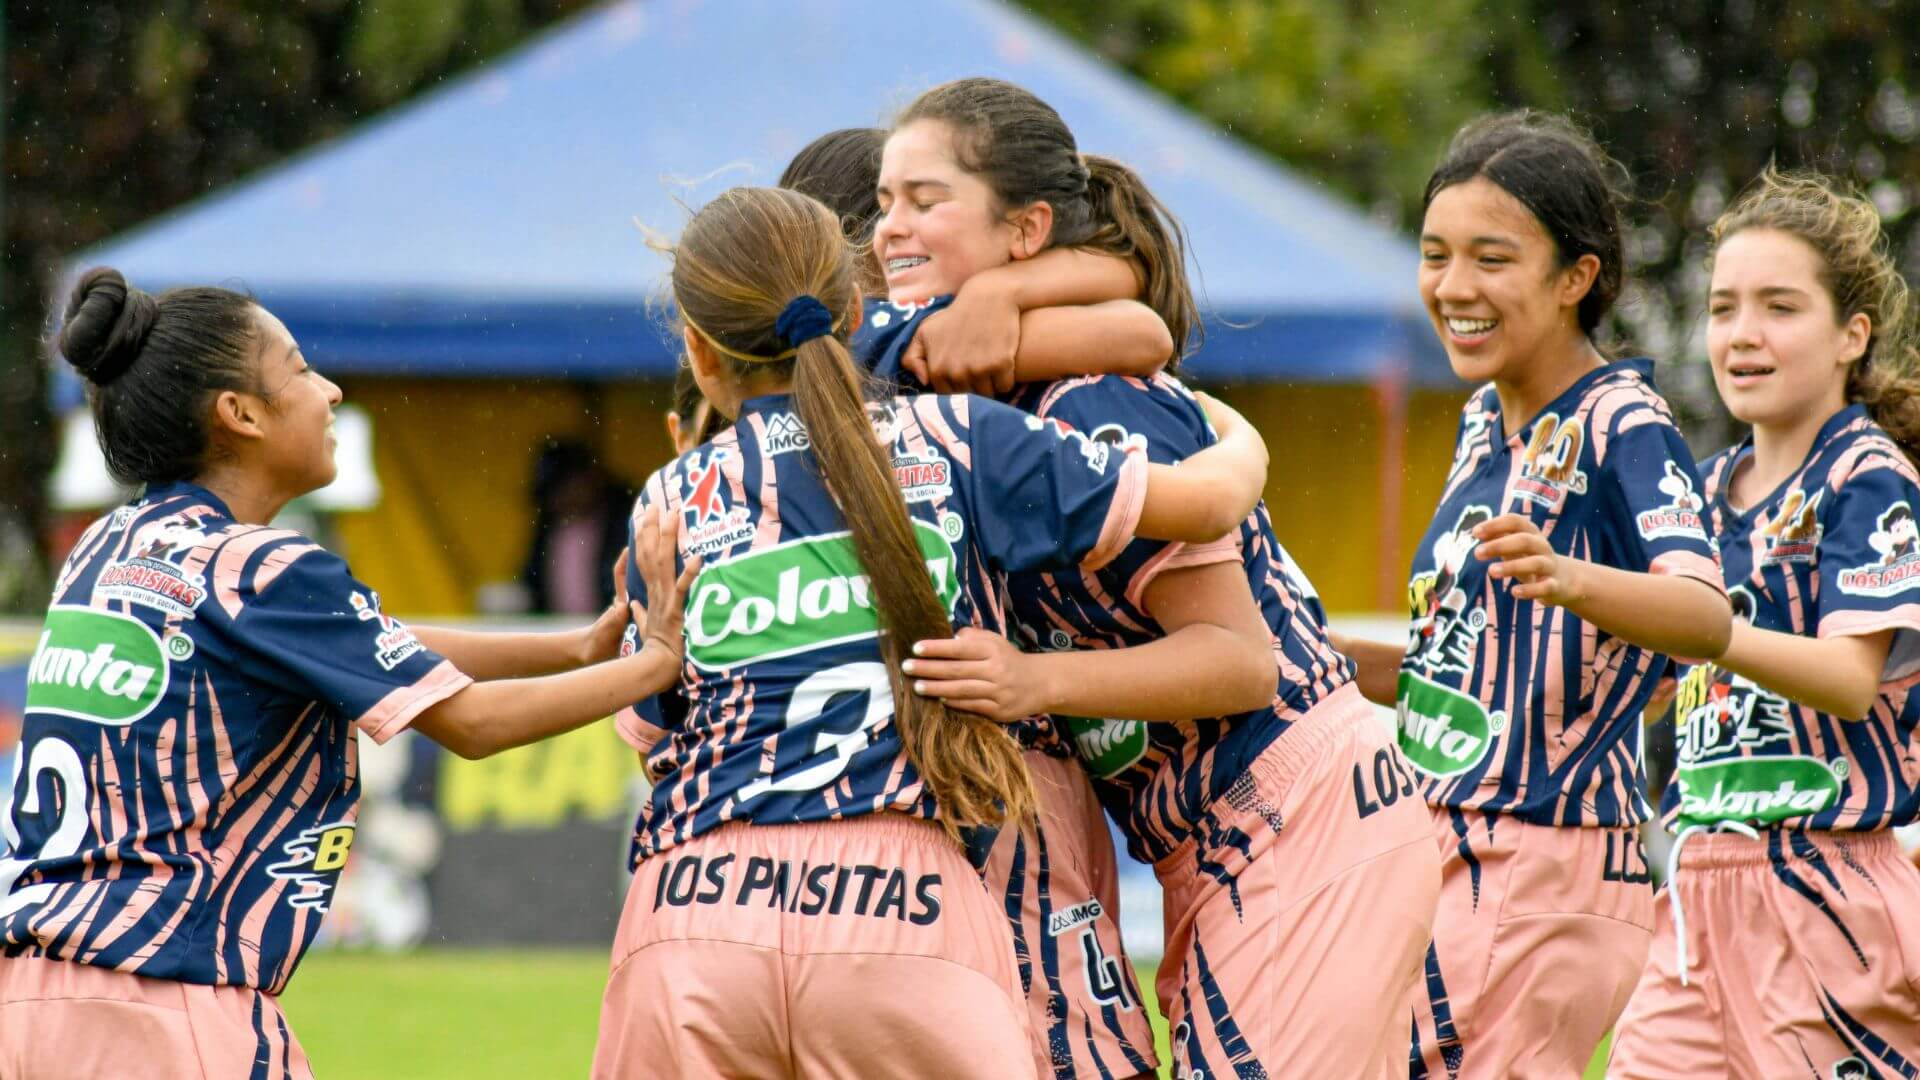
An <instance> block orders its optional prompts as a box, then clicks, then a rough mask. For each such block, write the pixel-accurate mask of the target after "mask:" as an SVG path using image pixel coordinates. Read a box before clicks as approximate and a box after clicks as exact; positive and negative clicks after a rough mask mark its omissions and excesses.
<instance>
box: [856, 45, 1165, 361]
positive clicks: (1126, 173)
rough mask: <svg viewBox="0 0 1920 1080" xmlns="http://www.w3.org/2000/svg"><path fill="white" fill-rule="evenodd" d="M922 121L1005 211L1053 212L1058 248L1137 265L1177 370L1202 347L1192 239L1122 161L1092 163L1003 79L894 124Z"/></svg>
mask: <svg viewBox="0 0 1920 1080" xmlns="http://www.w3.org/2000/svg"><path fill="white" fill-rule="evenodd" d="M918 120H938V121H940V122H941V123H944V124H946V125H948V126H949V127H950V128H952V129H953V133H954V152H955V153H954V158H955V160H956V161H958V162H959V164H960V167H961V168H963V169H965V170H967V171H968V172H970V173H972V174H974V175H975V176H978V177H980V178H981V179H982V180H984V181H985V182H986V184H987V186H988V187H989V188H990V189H992V191H993V194H994V198H996V199H997V200H999V202H1000V205H1001V207H1002V208H1005V209H1018V208H1020V207H1026V206H1032V205H1033V204H1034V203H1037V202H1044V203H1046V204H1047V205H1048V206H1051V207H1052V208H1053V235H1052V237H1051V238H1050V239H1049V241H1048V242H1049V243H1050V244H1051V245H1053V246H1056V247H1079V248H1086V249H1088V250H1089V251H1098V252H1101V253H1103V254H1107V255H1115V256H1119V257H1120V258H1123V259H1131V260H1133V262H1134V265H1135V266H1137V267H1138V268H1139V269H1140V273H1141V276H1142V279H1143V281H1144V284H1145V288H1144V289H1143V290H1142V296H1143V297H1144V299H1145V301H1146V304H1147V306H1149V307H1151V308H1153V310H1154V311H1155V312H1156V313H1158V314H1159V316H1160V318H1161V320H1162V321H1163V322H1165V323H1166V324H1167V329H1168V330H1169V331H1171V332H1172V334H1173V349H1174V357H1173V363H1169V364H1168V365H1167V366H1168V368H1169V369H1171V368H1173V367H1174V366H1175V365H1176V364H1177V363H1178V361H1179V358H1180V357H1181V356H1183V355H1185V354H1186V353H1188V352H1191V351H1192V350H1193V348H1194V347H1195V346H1196V345H1198V344H1199V340H1200V334H1201V328H1200V318H1199V305H1198V304H1196V303H1195V302H1194V299H1193V288H1192V286H1191V285H1190V284H1189V283H1188V281H1187V248H1186V230H1185V229H1184V228H1183V227H1182V226H1181V224H1180V219H1179V218H1177V217H1175V216H1174V215H1173V213H1172V212H1171V211H1169V210H1168V209H1167V208H1166V207H1165V206H1164V205H1163V204H1161V202H1160V200H1158V199H1156V198H1154V196H1153V193H1152V192H1151V191H1149V190H1148V189H1147V185H1146V182H1145V181H1143V180H1141V179H1140V176H1139V174H1138V173H1135V172H1134V171H1133V170H1132V169H1130V168H1128V167H1127V166H1125V165H1122V164H1121V163H1120V162H1118V161H1115V160H1113V159H1112V158H1106V157H1100V156H1098V155H1096V154H1087V155H1085V156H1084V157H1083V156H1082V155H1081V154H1080V151H1079V147H1078V146H1077V145H1076V144H1075V143H1074V139H1073V132H1072V131H1070V130H1068V128H1067V124H1066V121H1064V120H1062V119H1060V114H1059V113H1057V112H1055V111H1054V110H1053V107H1052V106H1050V105H1048V104H1047V103H1046V102H1044V101H1042V100H1040V99H1039V98H1037V97H1035V96H1034V95H1033V94H1032V93H1031V92H1029V91H1028V90H1026V89H1025V88H1023V87H1020V86H1016V85H1014V84H1013V83H1010V82H1006V81H1003V80H1001V79H985V78H970V79H956V80H954V81H953V82H949V83H942V84H941V85H939V86H936V87H934V88H933V89H931V90H928V91H927V92H926V93H924V94H921V95H920V96H919V97H918V98H916V99H914V102H913V104H911V105H908V106H907V107H906V109H905V110H904V111H902V112H901V113H900V115H899V117H898V118H896V119H895V120H894V130H896V131H897V130H899V129H900V128H903V127H905V126H907V125H908V124H911V123H914V122H915V121H918Z"/></svg>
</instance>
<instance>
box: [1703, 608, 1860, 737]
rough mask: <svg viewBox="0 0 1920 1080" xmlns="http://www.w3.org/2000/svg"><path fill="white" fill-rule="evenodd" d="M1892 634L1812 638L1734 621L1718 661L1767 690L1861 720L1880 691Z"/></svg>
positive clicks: (1832, 712) (1832, 713) (1817, 707)
mask: <svg viewBox="0 0 1920 1080" xmlns="http://www.w3.org/2000/svg"><path fill="white" fill-rule="evenodd" d="M1891 644H1892V640H1891V635H1890V634H1872V635H1865V636H1859V637H1836V638H1811V637H1801V636H1800V635H1798V634H1783V633H1780V632H1778V631H1774V630H1761V629H1757V628H1755V627H1753V626H1749V625H1748V624H1746V623H1744V622H1736V623H1734V624H1733V638H1732V640H1731V641H1729V642H1728V643H1727V651H1726V652H1725V653H1723V654H1721V656H1720V660H1719V664H1720V666H1721V667H1723V668H1726V669H1727V670H1728V671H1732V672H1735V673H1736V674H1740V675H1744V676H1746V677H1747V678H1749V679H1752V680H1753V681H1754V682H1756V683H1759V684H1760V685H1761V686H1764V687H1766V688H1767V689H1768V690H1771V691H1773V692H1774V693H1776V694H1780V695H1781V696H1783V697H1787V698H1791V699H1793V700H1794V701H1797V702H1800V703H1801V704H1803V705H1809V706H1812V707H1813V708H1815V709H1818V710H1820V711H1821V712H1823V713H1827V714H1828V715H1830V716H1838V717H1840V718H1841V719H1843V720H1859V719H1861V718H1863V717H1865V716H1866V715H1867V713H1868V712H1869V711H1870V710H1871V709H1872V708H1873V703H1874V701H1875V700H1876V699H1877V698H1878V697H1879V694H1880V671H1881V669H1882V668H1883V667H1885V666H1886V661H1887V648H1888V647H1889V646H1890V645H1891Z"/></svg>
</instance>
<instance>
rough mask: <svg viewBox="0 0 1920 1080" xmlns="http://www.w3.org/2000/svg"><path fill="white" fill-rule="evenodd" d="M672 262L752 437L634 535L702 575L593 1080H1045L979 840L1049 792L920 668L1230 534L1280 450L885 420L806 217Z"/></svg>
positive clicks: (752, 212)
mask: <svg viewBox="0 0 1920 1080" xmlns="http://www.w3.org/2000/svg"><path fill="white" fill-rule="evenodd" d="M673 261H674V265H673V275H672V283H673V296H674V300H675V303H676V306H677V308H678V312H679V315H680V319H681V323H682V337H683V340H684V342H685V346H686V351H687V356H688V363H689V367H690V369H691V371H692V372H693V376H694V378H695V380H696V381H697V382H698V383H699V385H700V388H701V390H702V392H703V393H704V395H705V397H706V399H707V401H708V402H709V403H710V405H711V407H712V408H713V409H714V410H716V411H717V412H718V413H719V414H720V415H722V416H724V417H730V418H731V419H732V423H731V426H729V427H726V428H724V429H723V430H721V431H720V432H719V433H718V434H717V435H716V436H715V437H714V438H713V439H712V441H711V442H709V443H707V444H705V445H702V446H699V447H696V448H695V449H693V450H692V451H690V452H688V453H686V454H684V455H682V456H681V457H680V458H679V459H677V460H676V461H674V462H672V463H670V464H669V465H668V466H666V467H665V468H663V469H662V470H660V471H659V472H658V473H656V474H655V475H654V476H653V477H652V478H651V479H650V480H649V482H648V484H647V486H646V488H645V490H644V491H643V493H642V494H641V497H640V499H639V501H638V503H637V505H636V509H635V515H636V520H640V519H641V518H642V516H643V515H644V514H646V513H649V512H658V513H662V514H664V515H665V516H666V518H667V519H668V520H669V521H670V522H672V523H674V524H675V525H676V526H677V529H678V533H679V546H680V557H681V564H682V565H684V566H695V565H697V566H698V567H699V569H698V571H697V574H698V576H697V577H696V578H695V579H694V581H693V584H692V586H691V589H690V591H689V600H688V606H687V610H686V618H687V632H686V641H687V650H686V665H685V667H684V669H683V672H682V681H681V685H682V689H683V691H684V692H685V695H686V698H687V701H688V710H687V714H686V716H685V717H684V718H682V719H680V720H678V721H677V722H676V723H674V724H673V725H672V726H671V727H670V728H669V730H667V731H666V733H665V737H664V738H662V739H660V740H659V742H658V743H657V745H655V746H654V747H653V749H652V751H651V752H650V753H649V755H648V761H647V765H648V770H649V772H650V774H651V776H652V779H653V781H654V789H653V793H652V797H651V800H650V803H649V805H648V806H647V808H646V809H645V811H643V813H642V816H641V820H640V822H639V825H638V828H637V830H636V836H635V840H634V852H635V858H636V867H635V874H634V879H633V884H632V888H631V892H630V893H629V896H628V900H627V905H626V910H625V913H624V915H623V917H622V920H621V926H620V931H619V935H618V938H617V940H616V942H615V946H614V958H613V972H612V976H611V978H610V980H609V983H608V988H607V995H606V1000H605V1004H604V1006H603V1012H602V1018H601V1026H600V1045H599V1048H598V1051H597V1053H596V1059H595V1066H594V1072H595V1075H596V1076H609V1077H611V1076H623V1075H634V1074H636V1073H642V1072H644V1073H647V1074H660V1073H670V1074H674V1075H754V1076H789V1075H869V1074H873V1073H875V1072H884V1071H888V1070H895V1071H897V1070H900V1069H903V1068H910V1069H911V1070H912V1071H914V1072H919V1073H924V1074H927V1075H1017V1074H1020V1073H1024V1072H1026V1071H1029V1070H1030V1069H1031V1067H1032V1065H1031V1058H1030V1057H1029V1053H1028V1047H1027V1040H1026V1019H1025V1010H1024V1005H1023V1003H1022V998H1021V993H1020V986H1019V982H1018V979H1017V976H1016V974H1015V972H1014V960H1013V946H1012V942H1011V939H1010V935H1009V931H1008V928H1007V922H1006V918H1005V916H1004V915H1003V914H1001V913H999V912H997V911H995V910H994V908H993V905H992V904H991V903H990V902H989V900H988V897H987V894H986V893H985V891H984V890H982V889H980V888H979V886H978V883H977V882H978V877H977V874H976V872H975V870H974V869H973V867H972V866H971V865H970V864H969V863H968V861H967V858H966V856H965V852H964V850H963V844H962V841H964V840H968V839H970V836H971V833H972V832H973V831H974V830H977V829H979V828H982V827H992V826H1009V827H1016V828H1017V827H1019V826H1020V825H1021V823H1022V822H1023V821H1024V820H1025V819H1026V818H1027V817H1028V816H1029V815H1030V814H1031V811H1032V806H1033V791H1032V786H1031V780H1030V779H1029V777H1028V774H1027V772H1026V769H1025V767H1024V765H1023V763H1022V760H1021V756H1020V752H1019V749H1018V747H1017V746H1016V744H1015V743H1014V742H1013V741H1012V740H1011V739H1009V738H1008V737H1007V736H1006V735H1005V734H1004V733H1003V732H1002V731H1001V730H1000V728H999V727H998V726H997V725H995V724H993V723H991V722H990V721H987V720H984V719H982V718H979V717H967V716H961V715H958V714H956V713H953V712H951V711H949V710H948V709H946V708H944V707H943V706H941V705H940V704H939V703H938V702H935V701H931V700H927V699H922V698H918V697H916V696H915V695H914V694H912V693H911V692H910V689H909V687H908V686H907V685H906V684H905V683H904V682H903V676H902V674H901V671H900V661H901V660H902V659H903V658H904V657H905V656H907V655H908V649H909V648H910V646H911V644H912V642H913V641H915V640H917V639H919V638H921V637H924V636H929V635H931V636H945V635H946V634H948V633H950V632H951V628H952V627H953V626H955V625H965V624H968V623H971V622H974V621H976V619H977V618H979V617H980V616H981V615H982V614H983V609H984V608H986V607H987V606H990V605H991V603H992V597H991V594H990V592H989V591H988V589H987V582H988V581H989V580H990V579H991V576H992V575H993V574H994V573H995V572H999V571H1007V570H1015V569H1026V568H1039V567H1064V566H1071V565H1076V564H1085V565H1098V564H1100V563H1101V562H1103V561H1105V560H1106V559H1109V558H1111V557H1112V555H1113V554H1114V553H1115V552H1116V551H1118V550H1119V549H1120V548H1121V547H1122V546H1124V545H1125V543H1126V542H1127V540H1128V538H1129V537H1130V536H1131V535H1133V534H1134V533H1135V532H1139V533H1141V534H1144V535H1153V536H1162V537H1166V538H1168V539H1197V538H1198V537H1197V536H1195V530H1196V529H1198V528H1214V530H1215V532H1217V531H1218V528H1217V526H1218V522H1219V517H1220V513H1221V511H1220V509H1219V507H1220V506H1221V504H1225V506H1226V507H1228V508H1229V511H1230V512H1236V513H1237V512H1239V511H1243V510H1245V509H1246V508H1248V507H1251V505H1252V504H1253V502H1254V500H1255V498H1256V497H1257V490H1256V489H1257V484H1250V483H1248V476H1249V475H1250V474H1253V475H1255V476H1256V478H1257V474H1258V473H1260V472H1263V471H1264V467H1265V451H1264V448H1263V447H1261V446H1260V445H1259V444H1258V440H1257V438H1255V437H1252V436H1251V433H1250V432H1244V433H1243V435H1242V437H1241V438H1238V439H1233V440H1228V441H1227V442H1226V443H1225V444H1223V445H1222V446H1221V447H1219V448H1217V449H1216V450H1215V451H1214V452H1213V453H1212V454H1210V455H1207V456H1203V457H1201V458H1196V459H1193V460H1190V461H1189V462H1187V463H1186V464H1185V465H1183V466H1182V467H1181V468H1180V469H1179V470H1177V471H1176V470H1172V469H1167V468H1163V467H1160V466H1154V465H1150V464H1148V463H1147V462H1146V461H1145V460H1144V458H1143V457H1141V456H1140V455H1134V454H1127V453H1125V452H1123V451H1121V450H1119V449H1116V448H1113V447H1107V446H1103V445H1100V444H1097V443H1094V442H1091V441H1089V440H1087V439H1085V438H1083V437H1081V436H1079V435H1076V434H1072V433H1069V432H1067V431H1065V430H1064V429H1061V428H1059V427H1058V426H1049V425H1045V424H1042V423H1039V422H1037V421H1034V420H1032V419H1031V418H1030V417H1027V416H1025V415H1024V414H1021V413H1019V412H1016V411H1014V410H1012V409H1009V408H1007V407H1005V406H1001V405H998V404H997V403H994V402H990V401H986V400H983V399H979V398H973V397H920V398H892V399H888V400H882V401H877V402H876V401H871V400H870V398H869V394H868V393H867V391H866V388H865V387H864V386H863V382H862V378H861V376H860V375H859V374H858V373H857V372H856V369H855V368H854V365H853V363H852V361H851V359H850V357H849V355H848V353H847V349H846V344H845V342H846V336H847V335H848V334H849V333H850V332H851V331H852V329H853V326H854V324H855V322H856V321H857V319H858V316H859V312H860V304H859V296H858V292H857V289H856V288H855V271H854V267H853V261H852V256H851V252H849V250H848V249H847V247H846V245H845V243H844V241H843V239H842V235H841V229H840V223H839V221H838V220H837V219H836V217H835V216H834V215H833V213H832V212H830V211H829V210H827V209H826V208H825V207H823V206H821V205H819V204H818V203H816V202H814V201H813V200H811V199H809V198H807V197H805V196H803V195H800V194H797V193H795V192H790V191H783V190H779V189H734V190H732V191H729V192H726V193H724V194H722V195H721V196H719V197H718V198H716V199H715V200H714V201H713V202H712V203H710V204H708V205H707V206H706V207H704V208H702V209H701V210H700V211H699V212H698V213H697V214H695V215H694V217H693V219H692V220H691V221H690V222H689V223H688V225H687V227H686V230H685V232H684V234H683V236H682V238H681V240H680V242H679V243H678V244H677V245H676V246H675V247H674V249H673ZM1196 522H1197V524H1196ZM722 1030H724V1031H726V1032H727V1038H726V1039H725V1040H714V1039H708V1038H706V1037H704V1035H703V1033H708V1032H713V1031H722ZM907 1063H911V1064H910V1065H909V1064H907Z"/></svg>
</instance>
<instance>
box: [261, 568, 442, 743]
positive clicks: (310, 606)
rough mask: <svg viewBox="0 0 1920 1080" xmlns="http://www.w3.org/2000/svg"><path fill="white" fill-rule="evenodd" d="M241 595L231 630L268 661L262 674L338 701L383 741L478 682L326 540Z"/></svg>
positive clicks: (322, 699)
mask: <svg viewBox="0 0 1920 1080" xmlns="http://www.w3.org/2000/svg"><path fill="white" fill-rule="evenodd" d="M242 599H243V606H242V607H241V609H240V612H239V614H238V615H237V616H236V617H235V618H234V621H233V630H234V634H233V636H234V639H235V641H236V642H238V644H239V645H240V647H241V648H243V649H245V650H247V651H248V652H249V653H250V654H251V655H252V657H253V658H254V659H255V660H257V661H258V662H259V663H261V664H262V665H264V667H265V669H266V671H265V673H264V674H265V678H263V679H262V681H263V682H268V683H273V684H278V685H280V686H284V687H286V688H289V689H292V690H294V691H295V692H297V693H301V694H304V695H307V696H308V697H310V698H312V699H313V700H315V701H319V702H323V703H325V704H326V705H329V706H331V707H333V708H334V709H336V710H338V711H339V712H340V714H341V715H342V716H345V717H347V718H348V719H350V720H352V721H353V722H354V723H355V724H356V725H358V726H359V727H360V729H361V730H363V731H365V732H366V733H367V734H368V735H370V736H372V737H373V739H374V741H375V742H386V741H387V740H388V739H391V738H392V737H393V736H394V735H396V734H398V733H399V732H400V731H401V730H403V729H405V728H406V726H407V725H408V724H411V723H412V722H413V720H414V718H415V717H417V716H419V715H420V713H422V712H423V711H425V710H426V709H427V708H429V707H431V706H433V705H435V704H437V703H439V702H441V701H444V700H445V699H447V698H448V697H451V696H452V695H454V694H456V693H458V692H459V691H461V690H463V689H465V688H466V687H467V686H468V685H469V684H471V683H472V682H473V680H472V679H470V678H468V677H467V676H466V675H465V674H464V673H463V672H461V671H460V670H459V669H458V668H456V667H454V666H453V664H451V663H450V662H448V661H447V660H445V659H443V658H442V657H441V656H440V655H439V654H438V653H435V652H434V651H432V650H431V649H428V648H427V647H426V646H425V645H423V644H421V643H420V639H419V638H417V637H415V636H414V634H413V631H412V630H409V629H407V627H406V626H405V625H404V624H403V623H401V622H400V620H398V619H395V618H393V617H391V616H389V615H387V614H386V613H385V612H383V611H381V610H380V598H379V596H378V595H377V594H376V593H375V592H374V591H373V590H372V589H369V588H367V587H366V586H365V585H363V584H361V583H360V582H359V581H356V580H354V577H353V574H352V573H351V572H350V571H349V570H348V569H347V564H346V562H345V561H344V560H342V559H341V558H340V557H339V556H337V555H334V554H333V553H331V552H329V551H326V550H324V549H321V548H317V547H316V548H309V549H308V550H307V551H306V552H305V553H303V554H301V555H300V556H299V557H298V558H296V559H294V561H293V562H291V563H289V564H287V565H286V566H285V568H284V569H282V570H281V571H280V573H279V574H278V575H277V576H275V577H274V578H273V580H272V581H271V582H270V583H268V584H267V585H265V586H264V587H262V588H261V589H260V590H259V591H258V592H257V593H254V594H252V595H250V596H244V597H243V598H242Z"/></svg>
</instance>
